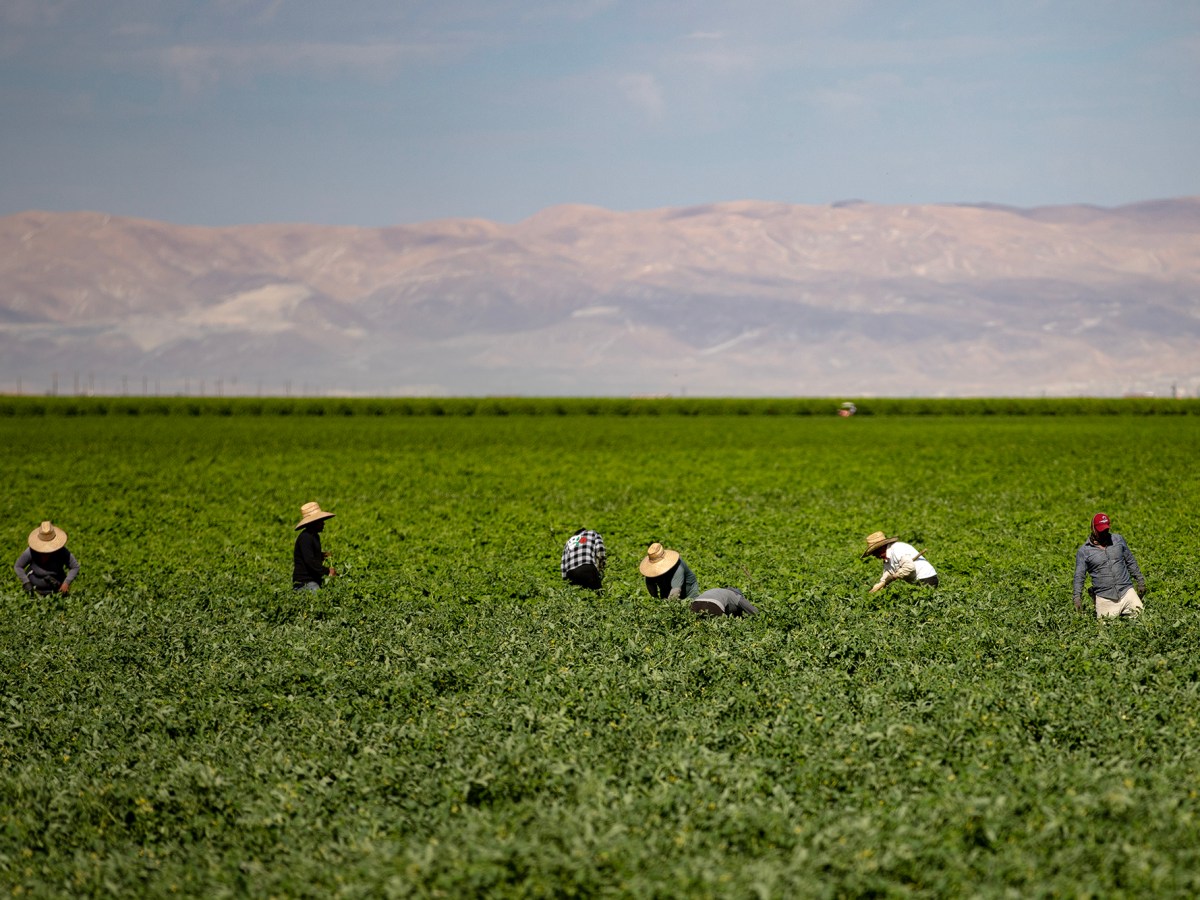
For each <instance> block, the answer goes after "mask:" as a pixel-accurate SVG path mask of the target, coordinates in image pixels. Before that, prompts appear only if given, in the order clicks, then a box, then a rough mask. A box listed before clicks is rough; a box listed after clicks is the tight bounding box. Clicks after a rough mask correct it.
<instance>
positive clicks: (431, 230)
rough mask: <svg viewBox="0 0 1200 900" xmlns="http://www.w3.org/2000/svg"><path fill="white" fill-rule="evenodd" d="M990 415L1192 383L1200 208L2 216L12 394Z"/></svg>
mask: <svg viewBox="0 0 1200 900" xmlns="http://www.w3.org/2000/svg"><path fill="white" fill-rule="evenodd" d="M17 388H19V389H20V390H22V391H23V392H26V393H35V392H36V393H40V392H43V391H50V390H57V391H58V392H59V393H71V392H72V391H80V392H82V391H85V390H86V391H92V392H97V393H101V392H104V393H130V394H140V393H142V392H144V391H145V392H153V391H159V392H161V393H181V392H185V391H186V392H189V393H193V394H195V393H200V392H206V393H208V394H214V393H218V392H222V393H226V394H233V393H241V394H246V393H256V392H257V393H271V394H280V393H285V392H291V393H297V394H298V393H323V394H336V393H357V394H380V395H393V394H433V395H438V394H475V395H480V394H546V395H551V394H558V395H563V394H579V395H596V396H599V395H629V394H674V395H682V394H688V395H709V396H716V395H745V396H754V395H776V396H796V395H801V396H840V395H847V396H872V395H874V396H880V395H888V396H910V395H920V396H972V395H1008V396H1027V395H1039V394H1048V395H1078V394H1090V395H1116V394H1122V393H1134V392H1137V393H1142V392H1154V393H1160V394H1161V393H1169V392H1171V391H1172V390H1175V391H1178V392H1179V393H1186V394H1189V395H1193V394H1195V393H1196V392H1197V390H1198V389H1200V198H1195V197H1194V198H1180V199H1171V200H1158V201H1151V202H1145V203H1136V204H1131V205H1128V206H1121V207H1116V208H1099V207H1093V206H1052V207H1039V208H1033V209H1018V208H1012V207H1005V206H998V205H993V204H958V205H950V204H947V205H914V206H881V205H874V204H870V203H865V202H859V201H846V202H842V203H836V204H832V205H827V206H808V205H805V206H802V205H789V204H782V203H769V202H757V201H740V202H728V203H716V204H711V205H705V206H697V207H688V208H671V209H658V210H645V211H635V212H614V211H609V210H605V209H601V208H597V207H589V206H558V207H552V208H549V209H546V210H543V211H542V212H539V213H538V214H536V215H534V216H532V217H530V218H529V219H526V220H524V221H522V222H519V223H516V224H501V223H496V222H489V221H483V220H474V219H453V220H441V221H433V222H425V223H419V224H413V225H399V226H394V227H386V228H357V227H342V226H321V225H304V224H297V225H239V226H229V227H198V226H185V225H175V224H169V223H164V222H155V221H147V220H141V219H132V218H121V217H117V216H111V215H105V214H103V213H94V212H71V213H51V212H38V211H30V212H23V213H19V214H15V215H10V216H6V217H3V218H0V389H4V390H10V391H11V390H14V389H17Z"/></svg>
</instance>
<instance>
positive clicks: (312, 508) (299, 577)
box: [292, 500, 337, 591]
mask: <svg viewBox="0 0 1200 900" xmlns="http://www.w3.org/2000/svg"><path fill="white" fill-rule="evenodd" d="M333 516H334V514H333V513H331V512H325V511H324V510H323V509H321V507H320V505H319V504H318V503H317V502H316V501H315V500H314V501H312V502H311V503H305V504H304V505H303V506H301V507H300V521H299V522H298V523H297V524H296V531H299V532H300V533H299V534H298V535H296V546H295V548H294V549H293V551H292V588H293V589H294V590H297V591H315V590H318V589H319V588H320V587H321V585H322V584H323V583H324V581H325V576H326V575H328V576H329V577H330V578H333V577H335V576H336V575H337V570H336V569H335V568H333V566H327V565H325V560H327V559H328V558H329V554H328V553H326V552H324V551H323V550H322V549H321V532H322V531H324V530H325V520H326V519H332V518H333ZM301 529H303V530H301Z"/></svg>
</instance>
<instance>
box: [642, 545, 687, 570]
mask: <svg viewBox="0 0 1200 900" xmlns="http://www.w3.org/2000/svg"><path fill="white" fill-rule="evenodd" d="M677 562H679V553H678V551H676V550H668V549H666V548H665V547H664V546H663V545H662V544H660V543H658V542H657V541H656V542H655V543H653V544H651V545H650V546H649V547H648V548H646V558H645V559H643V560H642V561H641V562H640V563H638V571H639V572H641V573H642V574H643V575H645V576H646V577H647V578H657V577H658V576H659V575H662V574H663V573H664V572H669V571H671V567H672V566H674V565H675V563H677Z"/></svg>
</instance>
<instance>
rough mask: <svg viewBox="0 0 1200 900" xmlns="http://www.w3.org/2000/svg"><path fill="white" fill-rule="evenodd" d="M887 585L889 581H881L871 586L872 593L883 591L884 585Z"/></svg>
mask: <svg viewBox="0 0 1200 900" xmlns="http://www.w3.org/2000/svg"><path fill="white" fill-rule="evenodd" d="M886 586H887V582H884V581H880V582H878V583H877V584H875V585H874V586H873V587H872V588H871V593H872V594H875V593H878V592H879V591H882V590H883V589H884V587H886Z"/></svg>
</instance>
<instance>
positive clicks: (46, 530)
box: [29, 522, 67, 553]
mask: <svg viewBox="0 0 1200 900" xmlns="http://www.w3.org/2000/svg"><path fill="white" fill-rule="evenodd" d="M65 546H67V533H66V532H65V531H63V530H62V529H61V528H55V527H54V526H53V525H52V524H51V523H50V522H43V523H42V524H41V525H39V526H38V527H37V528H35V529H33V531H31V532H29V549H30V550H37V551H38V552H39V553H53V552H54V551H55V550H60V549H62V548H63V547H65Z"/></svg>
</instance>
